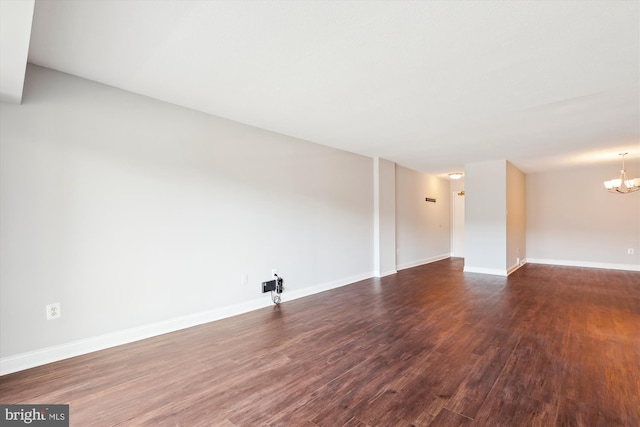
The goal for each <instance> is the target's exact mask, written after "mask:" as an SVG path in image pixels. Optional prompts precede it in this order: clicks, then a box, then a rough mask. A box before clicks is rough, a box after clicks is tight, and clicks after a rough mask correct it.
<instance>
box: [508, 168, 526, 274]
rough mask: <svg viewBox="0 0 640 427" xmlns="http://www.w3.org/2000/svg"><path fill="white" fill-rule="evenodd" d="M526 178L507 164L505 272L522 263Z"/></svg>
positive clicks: (523, 256)
mask: <svg viewBox="0 0 640 427" xmlns="http://www.w3.org/2000/svg"><path fill="white" fill-rule="evenodd" d="M525 183H526V176H525V174H524V173H523V172H522V171H521V170H519V169H518V168H516V167H515V166H513V165H512V164H511V163H510V162H507V183H506V184H507V252H506V256H507V257H506V268H507V272H511V271H514V270H515V269H516V268H518V267H519V266H520V265H521V263H522V262H524V260H525V258H526V255H527V251H526V249H527V248H526V242H527V239H526V228H527V225H526V185H525Z"/></svg>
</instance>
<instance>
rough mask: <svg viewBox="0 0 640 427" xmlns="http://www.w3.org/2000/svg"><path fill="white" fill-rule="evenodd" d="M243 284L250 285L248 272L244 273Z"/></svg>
mask: <svg viewBox="0 0 640 427" xmlns="http://www.w3.org/2000/svg"><path fill="white" fill-rule="evenodd" d="M242 284H243V285H248V284H249V275H248V274H247V273H245V274H243V275H242Z"/></svg>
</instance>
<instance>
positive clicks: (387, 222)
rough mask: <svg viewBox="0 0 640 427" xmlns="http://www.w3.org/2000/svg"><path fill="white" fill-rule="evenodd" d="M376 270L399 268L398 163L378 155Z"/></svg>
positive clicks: (381, 273) (384, 273) (375, 163)
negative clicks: (397, 231) (397, 249)
mask: <svg viewBox="0 0 640 427" xmlns="http://www.w3.org/2000/svg"><path fill="white" fill-rule="evenodd" d="M373 180H374V182H373V187H374V188H373V192H374V194H373V203H374V207H373V209H374V236H373V240H374V243H373V244H374V249H373V252H374V268H373V269H374V274H375V275H376V276H377V277H383V276H387V275H389V274H393V273H395V272H396V167H395V163H393V162H390V161H388V160H384V159H380V158H378V157H376V158H374V159H373Z"/></svg>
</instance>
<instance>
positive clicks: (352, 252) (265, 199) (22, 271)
mask: <svg viewBox="0 0 640 427" xmlns="http://www.w3.org/2000/svg"><path fill="white" fill-rule="evenodd" d="M0 112H1V115H2V127H1V134H0V158H1V168H0V171H1V172H0V173H1V175H0V185H1V188H0V189H1V192H0V194H1V199H0V234H1V235H2V239H1V247H0V279H1V280H0V283H1V284H0V309H1V310H0V312H1V314H0V355H1V356H2V357H3V359H2V361H3V366H2V369H3V371H4V372H6V371H8V370H11V369H12V366H16V367H18V368H20V367H24V365H25V364H29V363H32V362H33V363H38V362H44V361H49V360H48V359H47V358H49V359H50V358H52V357H53V358H55V357H62V356H63V355H67V356H68V355H73V354H75V353H78V352H83V351H87V350H91V349H97V348H100V347H101V346H103V345H105V344H108V343H111V344H118V343H121V342H123V341H127V340H131V339H138V338H140V337H142V336H144V335H153V334H154V333H160V332H166V331H167V330H171V329H172V328H174V327H177V326H189V325H190V324H195V323H200V322H204V321H208V320H212V319H214V318H218V317H221V316H224V315H229V314H233V313H236V312H242V311H246V310H247V309H251V308H257V307H259V306H265V305H270V304H271V301H270V298H269V296H268V295H263V294H261V293H260V282H261V281H264V280H268V279H270V273H271V269H272V268H277V269H278V272H279V273H280V275H281V276H283V277H284V278H285V293H284V294H283V301H285V302H286V301H287V300H288V299H291V298H293V297H296V296H301V295H306V294H309V293H313V292H317V291H319V290H323V289H328V288H331V287H335V286H339V285H342V284H346V283H350V282H353V281H355V280H359V279H362V278H365V277H370V276H371V275H372V271H373V261H372V260H373V252H372V248H373V237H372V234H373V233H372V230H373V200H372V198H373V184H372V182H373V180H372V176H373V167H372V159H370V158H367V157H363V156H359V155H355V154H351V153H347V152H343V151H339V150H335V149H331V148H327V147H323V146H320V145H316V144H312V143H309V142H305V141H301V140H297V139H294V138H289V137H286V136H283V135H279V134H275V133H272V132H268V131H264V130H260V129H256V128H252V127H249V126H245V125H241V124H238V123H235V122H230V121H227V120H223V119H219V118H215V117H212V116H208V115H206V114H201V113H197V112H194V111H191V110H187V109H184V108H181V107H177V106H173V105H169V104H165V103H161V102H158V101H155V100H153V99H149V98H145V97H141V96H137V95H133V94H130V93H127V92H124V91H120V90H118V89H114V88H111V87H107V86H103V85H100V84H96V83H92V82H89V81H86V80H82V79H79V78H75V77H72V76H69V75H66V74H62V73H58V72H55V71H51V70H47V69H44V68H40V67H35V66H29V68H28V71H27V80H26V83H25V95H24V103H23V105H11V104H5V103H3V104H1V111H0ZM245 276H247V277H248V282H247V283H246V284H245V283H243V278H244V277H245ZM53 302H60V303H61V304H62V317H61V318H60V319H57V320H53V321H47V320H45V304H48V303H53ZM176 319H180V320H179V321H177V320H176ZM163 322H166V323H163ZM149 325H155V326H153V327H150V326H149ZM122 331H126V333H124V332H122ZM105 334H111V335H105ZM96 337H103V338H104V337H106V338H104V339H102V338H99V339H98V338H96ZM83 340H85V341H83ZM69 343H72V344H69ZM73 343H75V344H73ZM76 344H77V345H76ZM65 345H66V346H67V347H65ZM74 345H75V347H74ZM50 346H57V347H53V348H49V347H50ZM60 346H62V347H60ZM27 352H34V353H27ZM47 352H48V353H47ZM56 355H57V356H56ZM23 356H24V357H23ZM21 357H23V358H22V359H21ZM9 365H11V366H9Z"/></svg>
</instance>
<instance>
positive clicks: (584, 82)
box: [29, 0, 640, 174]
mask: <svg viewBox="0 0 640 427" xmlns="http://www.w3.org/2000/svg"><path fill="white" fill-rule="evenodd" d="M639 13H640V11H639V2H637V1H612V0H609V1H602V2H600V1H583V2H579V1H572V2H560V1H531V2H527V1H517V2H507V1H495V2H492V1H482V2H475V1H473V2H471V1H469V2H464V1H460V2H449V1H429V2H427V1H424V2H420V1H411V2H403V1H388V2H384V1H376V2H368V1H353V2H352V1H340V2H337V1H298V2H293V1H127V2H125V1H99V0H93V1H36V5H35V12H34V17H33V28H32V34H31V45H30V48H29V61H30V62H32V63H34V64H37V65H41V66H45V67H49V68H53V69H56V70H60V71H63V72H66V73H70V74H73V75H77V76H80V77H84V78H87V79H90V80H94V81H97V82H101V83H105V84H107V85H111V86H115V87H118V88H122V89H125V90H128V91H131V92H135V93H139V94H143V95H147V96H150V97H153V98H156V99H160V100H163V101H167V102H171V103H174V104H178V105H182V106H185V107H188V108H192V109H195V110H200V111H204V112H207V113H210V114H213V115H216V116H220V117H225V118H228V119H232V120H235V121H238V122H242V123H247V124H250V125H253V126H257V127H260V128H264V129H269V130H272V131H275V132H279V133H282V134H286V135H291V136H294V137H298V138H302V139H305V140H309V141H313V142H317V143H320V144H323V145H328V146H333V147H338V148H341V149H344V150H348V151H353V152H357V153H361V154H365V155H368V156H379V157H383V158H386V159H389V160H392V161H395V162H398V163H399V164H401V165H404V166H407V167H410V168H413V169H417V170H422V171H425V172H429V173H434V174H442V173H446V172H450V171H453V170H460V169H462V168H463V167H464V165H465V164H468V163H473V162H478V161H484V160H495V159H507V160H510V161H511V162H513V163H514V164H515V165H516V166H518V167H519V168H521V169H522V170H523V171H525V172H527V173H529V172H535V171H542V170H547V169H553V168H557V167H560V166H564V165H568V164H576V163H581V162H592V161H602V160H606V159H615V160H616V161H617V159H616V158H617V153H618V152H619V151H621V150H623V149H624V150H626V151H630V152H632V155H633V156H635V157H640V90H639V81H640V33H639V28H640V18H639Z"/></svg>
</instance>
